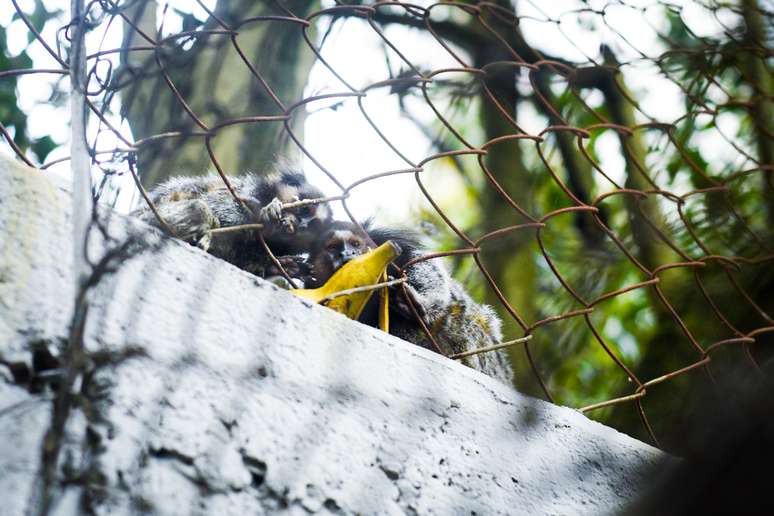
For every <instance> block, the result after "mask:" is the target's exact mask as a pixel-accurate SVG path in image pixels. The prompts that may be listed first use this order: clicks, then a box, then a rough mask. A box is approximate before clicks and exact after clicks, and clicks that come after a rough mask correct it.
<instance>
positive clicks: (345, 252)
mask: <svg viewBox="0 0 774 516" xmlns="http://www.w3.org/2000/svg"><path fill="white" fill-rule="evenodd" d="M368 250H369V247H368V245H367V244H366V242H365V240H364V239H363V238H362V237H360V236H358V235H356V234H355V233H353V232H352V231H349V230H335V231H332V232H331V233H330V235H329V236H328V238H326V239H325V249H324V250H323V253H324V254H325V256H326V259H327V261H328V262H329V263H330V264H331V266H332V268H333V270H334V271H336V270H338V269H339V268H341V266H342V265H344V264H345V263H347V262H348V261H350V260H351V259H353V258H355V257H357V256H360V255H361V254H363V253H366V252H367V251H368Z"/></svg>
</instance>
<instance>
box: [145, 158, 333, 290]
mask: <svg viewBox="0 0 774 516" xmlns="http://www.w3.org/2000/svg"><path fill="white" fill-rule="evenodd" d="M230 181H231V184H232V185H233V187H234V190H235V191H236V193H237V195H238V196H239V198H240V199H241V200H242V202H244V204H245V205H247V206H248V208H249V209H250V210H251V211H252V212H253V213H250V211H248V210H246V209H245V208H244V207H243V205H242V203H240V202H238V201H237V200H236V199H234V196H233V195H232V194H231V192H230V191H229V190H228V188H227V187H226V185H225V183H224V182H223V180H222V179H221V177H220V176H218V175H215V174H211V175H208V176H196V177H173V178H171V179H169V180H168V181H167V182H165V183H163V184H161V185H159V186H157V187H156V188H154V189H153V190H152V191H151V192H150V199H151V201H152V202H153V204H154V205H155V206H156V208H157V209H158V212H159V215H161V218H162V219H163V220H164V222H165V223H166V224H167V225H168V226H169V227H170V228H171V229H172V231H174V232H175V234H176V235H177V236H178V237H180V238H181V239H183V240H185V241H186V242H189V243H191V244H194V245H197V246H199V247H201V248H202V249H204V250H205V251H208V252H209V253H211V254H213V255H215V256H217V257H219V258H222V259H223V260H226V261H228V262H230V263H231V264H233V265H236V266H237V267H239V268H241V269H244V270H246V271H248V272H251V273H253V274H257V275H259V276H262V277H266V276H267V275H271V274H278V273H279V271H277V270H276V267H275V266H274V265H273V264H272V262H271V261H270V260H269V257H268V255H267V254H266V251H265V250H264V248H263V246H262V245H261V243H260V241H259V239H258V236H257V233H256V231H255V230H253V231H250V230H245V231H236V232H234V233H224V234H219V235H217V236H213V235H212V233H211V230H213V229H217V228H227V227H233V226H241V225H244V224H253V223H260V224H263V229H261V230H260V231H261V234H262V235H263V237H264V240H265V242H266V244H267V245H268V246H269V248H270V249H271V251H272V253H273V254H274V255H275V256H276V257H277V258H278V259H279V261H280V263H281V264H282V265H283V268H286V270H287V272H288V274H289V275H291V276H299V275H303V274H305V273H306V268H305V264H304V261H303V260H302V259H301V258H300V257H299V256H296V255H298V253H300V252H303V251H304V250H306V249H308V248H310V247H311V245H312V244H313V242H314V241H315V240H316V239H317V238H318V234H319V231H321V230H322V228H324V227H325V226H326V225H327V224H328V223H329V222H330V220H331V211H330V208H329V207H328V205H327V204H325V203H320V204H308V205H305V206H300V207H297V208H290V209H285V210H283V209H282V205H283V204H286V203H290V202H294V201H299V200H305V199H318V198H322V197H323V194H322V192H321V191H320V190H318V189H317V188H315V187H314V186H312V185H311V184H309V182H307V180H306V177H305V176H304V175H303V174H302V173H300V172H297V171H295V170H292V169H288V168H278V169H277V170H276V171H274V172H272V173H270V174H268V175H266V176H257V175H253V174H247V175H244V176H238V177H232V178H230ZM134 214H135V215H137V216H139V217H140V218H141V219H143V220H145V221H146V222H149V223H151V224H153V225H155V226H157V227H159V226H161V224H160V223H159V222H158V220H157V219H156V217H155V215H154V214H153V212H152V211H151V210H150V208H149V207H148V206H143V207H141V208H140V209H138V210H136V211H135V213H134ZM256 217H257V220H256Z"/></svg>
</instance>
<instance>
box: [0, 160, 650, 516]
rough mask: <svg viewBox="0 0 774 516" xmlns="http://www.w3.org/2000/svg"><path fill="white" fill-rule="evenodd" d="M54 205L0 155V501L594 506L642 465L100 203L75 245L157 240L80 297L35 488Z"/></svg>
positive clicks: (578, 420) (66, 231) (60, 236)
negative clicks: (88, 230)
mask: <svg viewBox="0 0 774 516" xmlns="http://www.w3.org/2000/svg"><path fill="white" fill-rule="evenodd" d="M69 211H70V205H69V198H68V196H67V195H66V194H64V193H63V192H62V191H61V189H59V188H57V187H56V186H54V185H53V184H52V183H51V182H50V181H49V180H48V179H46V178H45V177H44V173H42V172H39V171H36V170H32V169H27V168H26V167H22V166H19V165H17V164H15V163H14V162H12V161H11V160H9V159H8V158H5V157H0V359H2V362H3V364H4V365H0V497H2V499H3V510H2V512H3V514H9V515H15V514H23V513H25V511H29V510H31V509H35V507H36V504H40V503H41V500H44V499H45V496H42V494H43V495H47V496H49V497H50V500H51V502H52V505H51V507H52V513H54V514H68V515H69V514H76V513H78V512H80V511H83V510H86V509H88V510H89V511H92V512H95V513H97V514H111V515H113V514H129V513H150V514H192V513H193V514H263V513H277V512H287V513H291V514H308V513H335V514H353V513H362V514H376V513H378V514H405V513H409V514H412V513H416V514H457V513H463V512H464V513H467V514H471V513H476V514H531V515H535V514H602V513H610V512H616V511H617V510H620V509H621V508H622V507H623V506H624V505H625V504H626V503H627V502H629V501H631V499H633V498H634V497H635V496H637V495H638V494H639V493H641V492H642V491H643V490H644V489H645V488H647V486H648V485H649V484H650V483H651V480H650V479H652V478H653V474H654V468H656V467H658V464H659V461H660V460H661V459H662V458H663V455H662V454H661V453H660V452H658V451H657V450H655V449H653V448H651V447H650V446H647V445H645V444H643V443H641V442H638V441H636V440H634V439H631V438H629V437H627V436H625V435H623V434H620V433H618V432H616V431H615V430H613V429H611V428H607V427H605V426H603V425H600V424H598V423H595V422H593V421H591V420H589V419H587V418H586V417H584V416H583V415H581V414H579V413H577V412H575V411H573V410H570V409H567V408H563V407H557V406H554V405H550V404H548V403H544V402H541V401H538V400H535V399H532V398H529V397H526V396H523V395H521V394H520V393H518V392H516V391H515V390H513V389H511V388H510V387H508V386H506V385H502V384H500V383H498V382H497V381H495V380H493V379H491V378H488V377H486V376H484V375H482V374H480V373H478V372H476V371H473V370H471V369H468V368H466V367H464V366H462V365H460V364H457V363H455V362H453V361H451V360H447V359H445V358H443V357H440V356H439V355H436V354H433V353H431V352H429V351H427V350H424V349H420V348H418V347H416V346H412V345H411V344H408V343H406V342H403V341H401V340H398V339H396V338H393V337H391V336H389V335H386V334H384V333H381V332H379V331H377V330H375V329H372V328H369V327H366V326H363V325H360V324H358V323H356V322H353V321H350V320H348V319H346V318H344V317H342V316H340V315H338V314H336V313H333V312H332V311H330V310H327V309H325V308H322V307H318V306H312V305H311V304H309V303H307V302H305V301H302V300H301V299H298V298H296V297H294V296H293V295H291V294H290V293H288V292H286V291H282V290H279V289H278V288H276V287H274V286H273V285H271V284H268V283H266V282H264V281H262V280H260V279H257V278H255V277H253V276H250V275H248V274H246V273H244V272H242V271H240V270H237V269H236V268H234V267H232V266H230V265H228V264H226V263H224V262H221V261H219V260H217V259H215V258H213V257H211V256H209V255H207V254H205V253H203V252H201V251H199V250H197V249H194V248H193V247H191V246H188V245H185V244H183V243H181V242H177V241H173V240H168V239H160V238H159V237H157V236H156V237H154V236H153V235H152V234H151V233H152V231H151V230H149V229H148V228H147V227H145V226H143V225H142V224H141V223H139V222H136V221H133V220H130V219H128V218H125V217H122V216H118V215H115V214H113V215H111V214H110V213H108V212H107V211H105V212H104V213H103V218H105V219H106V220H107V225H108V234H109V235H110V236H111V237H112V238H114V239H115V240H114V241H112V240H105V239H104V238H103V237H101V236H99V232H95V234H94V238H92V239H91V245H90V255H91V257H92V258H93V259H98V258H99V257H100V256H101V255H102V254H104V252H105V249H106V248H109V247H110V246H114V245H116V243H120V242H121V241H122V240H123V239H125V238H126V236H127V235H128V234H130V233H131V232H140V233H142V234H151V236H149V237H148V240H147V241H148V243H149V244H153V243H154V242H156V247H155V248H153V249H148V250H146V251H144V252H140V253H139V254H135V255H134V256H132V257H131V258H127V259H124V260H122V262H121V263H120V266H119V267H118V268H117V271H116V272H115V273H113V274H109V275H107V276H105V277H104V278H103V279H102V280H101V281H100V282H99V284H98V285H97V287H96V288H95V289H94V291H93V292H92V293H91V296H90V300H91V304H90V310H89V312H88V318H87V323H86V331H85V337H84V343H85V348H86V352H87V354H86V357H85V359H84V360H83V371H82V374H80V375H78V376H77V378H75V379H74V381H73V384H72V388H71V389H70V392H71V394H72V397H71V399H72V405H71V406H70V407H69V410H67V411H66V423H65V424H64V433H63V435H62V436H61V438H59V439H58V440H57V442H56V444H58V445H59V446H60V447H61V452H60V453H59V461H58V464H56V467H55V468H52V471H53V474H54V476H53V481H52V482H49V484H48V485H47V484H46V482H45V481H44V480H41V478H42V476H41V472H42V471H44V469H42V465H41V457H42V456H44V455H43V451H42V450H43V438H44V435H45V434H46V432H47V430H49V428H50V427H51V426H52V417H51V414H52V407H53V406H54V403H55V399H56V396H57V392H56V390H55V388H56V387H57V384H60V385H61V383H62V380H61V375H60V373H61V371H58V370H57V369H56V364H55V363H52V356H53V357H56V355H58V354H59V353H60V351H61V349H63V347H64V343H65V342H66V340H67V338H68V335H69V325H70V318H71V316H72V310H73V297H74V291H73V287H72V282H73V280H72V273H71V267H70V266H71V255H72V252H71V251H72V247H71V246H72V243H71V238H70V228H69V226H68V224H67V220H68V213H69ZM159 242H160V243H159ZM52 367H53V369H52ZM25 375H27V377H26V378H25ZM60 414H61V411H60ZM49 445H51V443H49Z"/></svg>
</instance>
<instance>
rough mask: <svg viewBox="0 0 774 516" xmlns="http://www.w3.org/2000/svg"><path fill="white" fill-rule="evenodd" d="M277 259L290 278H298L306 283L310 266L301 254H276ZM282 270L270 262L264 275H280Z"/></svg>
mask: <svg viewBox="0 0 774 516" xmlns="http://www.w3.org/2000/svg"><path fill="white" fill-rule="evenodd" d="M277 261H278V262H279V263H280V265H281V266H282V268H283V269H284V270H285V272H286V273H287V275H288V276H290V277H291V278H293V279H294V280H295V279H298V280H300V281H301V282H303V283H307V281H308V278H309V277H310V275H311V267H310V266H309V264H308V263H307V262H306V260H305V259H304V257H303V256H301V255H297V254H291V255H286V256H278V257H277ZM281 275H282V272H281V271H280V270H279V268H278V267H277V266H276V265H275V264H273V263H271V264H269V266H268V267H267V268H266V277H267V278H268V277H269V276H281Z"/></svg>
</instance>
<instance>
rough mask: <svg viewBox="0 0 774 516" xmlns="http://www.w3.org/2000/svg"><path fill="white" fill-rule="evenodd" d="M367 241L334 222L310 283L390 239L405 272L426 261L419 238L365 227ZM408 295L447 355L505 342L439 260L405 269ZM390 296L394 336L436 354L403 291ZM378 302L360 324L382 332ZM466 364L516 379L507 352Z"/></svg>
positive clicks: (313, 259) (494, 320) (491, 318)
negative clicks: (395, 245)
mask: <svg viewBox="0 0 774 516" xmlns="http://www.w3.org/2000/svg"><path fill="white" fill-rule="evenodd" d="M365 227H366V230H367V232H368V237H366V235H364V234H363V232H362V230H361V229H360V228H358V227H357V226H356V225H354V224H352V223H350V222H342V221H336V222H332V223H331V224H330V225H329V227H328V228H327V229H326V231H324V232H323V233H320V235H319V239H318V240H317V241H316V242H315V243H314V244H313V247H312V248H311V250H310V253H309V263H310V265H311V274H312V276H313V277H312V278H311V279H306V283H307V284H311V285H313V286H321V285H323V284H324V283H325V282H326V281H327V280H328V279H329V278H330V277H331V275H332V274H333V273H334V272H336V270H338V269H339V268H340V267H341V266H342V265H344V264H345V263H347V262H348V261H350V260H351V259H352V258H355V257H356V256H359V255H361V254H363V253H366V252H368V251H369V250H370V249H372V248H373V246H372V245H371V241H372V242H373V243H374V244H376V245H377V246H378V245H380V244H382V243H384V242H386V241H387V240H391V241H393V242H395V243H397V244H398V245H399V246H400V248H401V249H402V251H403V252H402V253H401V255H400V256H399V257H398V259H397V260H396V262H395V264H396V265H397V266H398V267H400V268H402V269H403V268H405V267H406V265H407V264H408V263H409V261H411V260H414V259H416V258H419V257H421V256H422V253H421V252H420V246H419V243H418V239H417V238H416V236H415V235H413V234H412V233H411V232H410V231H407V230H394V229H385V228H372V227H370V224H368V223H367V224H366V225H365ZM406 275H407V277H408V284H407V290H408V291H409V295H411V297H412V301H413V303H414V304H415V309H416V310H417V311H418V312H419V314H418V315H419V316H420V317H422V319H423V320H424V322H425V324H426V326H427V328H428V330H429V331H430V333H431V334H432V335H433V337H434V339H435V341H436V343H437V344H438V346H439V347H440V348H441V349H440V351H441V352H442V353H443V354H444V355H454V354H457V353H463V352H466V351H472V350H475V349H479V348H484V347H487V346H492V345H495V344H499V343H500V342H501V341H502V331H501V323H500V318H499V317H498V316H497V314H496V313H495V312H494V310H493V309H492V308H491V307H489V306H487V305H483V304H480V303H476V302H475V301H474V300H473V299H472V298H471V297H470V295H469V294H468V293H467V292H465V289H464V287H463V286H462V285H461V284H460V283H458V282H457V281H455V280H454V279H453V278H452V277H451V276H450V275H449V273H448V272H447V271H446V269H445V268H444V267H443V265H441V264H439V263H438V261H437V260H425V261H418V262H416V263H414V264H412V265H410V266H409V267H408V268H407V269H406ZM389 291H390V333H391V334H393V335H395V336H396V337H400V338H402V339H403V340H407V341H409V342H411V343H413V344H417V345H419V346H422V347H424V348H427V349H431V350H434V346H433V343H432V341H431V340H430V339H429V338H428V337H427V334H426V333H425V331H424V329H423V328H422V325H421V324H420V323H419V321H418V320H417V316H416V315H415V314H414V312H413V310H411V308H410V307H409V306H408V303H407V302H406V300H405V299H404V295H403V293H402V292H401V287H393V288H391V289H389ZM377 307H378V301H377V297H376V296H374V297H373V298H372V299H371V302H370V303H369V305H368V306H366V309H365V311H364V313H363V315H362V316H361V317H360V321H361V322H363V323H365V324H368V325H370V326H374V327H378V311H377V310H378V308H377ZM462 363H464V364H465V365H467V366H469V367H472V368H473V369H477V370H479V371H481V372H483V373H486V374H488V375H489V376H493V377H495V378H498V379H500V380H502V381H504V382H505V383H511V382H512V380H513V371H512V369H511V366H510V361H509V360H508V356H507V354H506V352H505V351H503V350H496V351H489V352H484V353H479V354H475V355H471V356H469V357H465V358H464V359H462Z"/></svg>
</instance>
